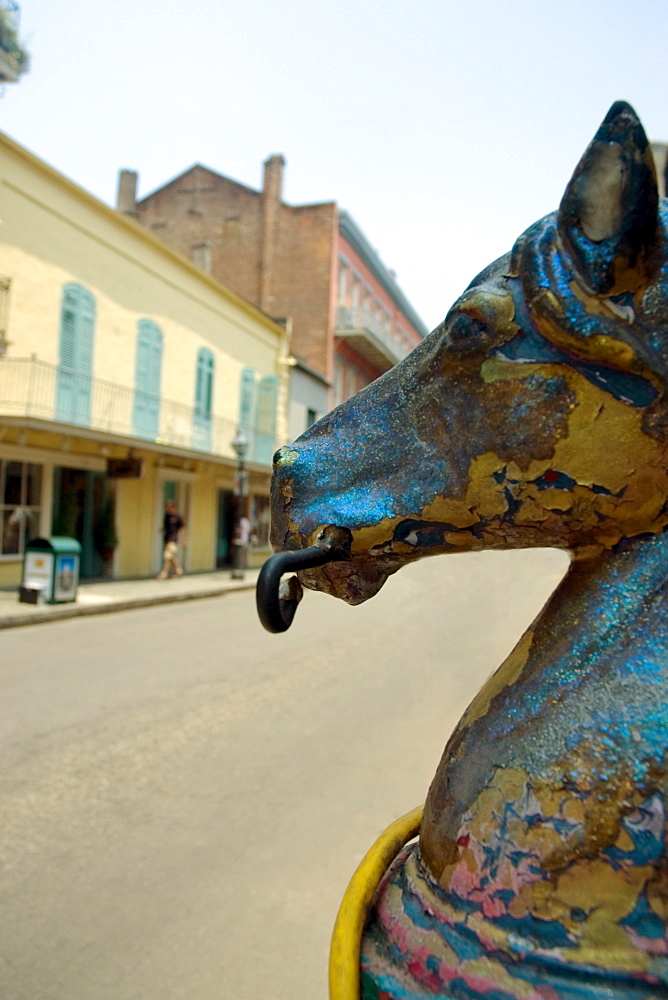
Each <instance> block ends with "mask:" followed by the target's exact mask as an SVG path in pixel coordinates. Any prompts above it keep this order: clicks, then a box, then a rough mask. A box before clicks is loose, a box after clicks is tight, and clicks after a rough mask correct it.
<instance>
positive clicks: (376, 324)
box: [336, 306, 412, 364]
mask: <svg viewBox="0 0 668 1000" xmlns="http://www.w3.org/2000/svg"><path fill="white" fill-rule="evenodd" d="M336 327H337V329H336V332H337V334H339V335H340V334H341V333H343V334H344V335H345V334H346V333H348V332H353V331H360V332H364V333H366V334H368V335H370V339H372V341H373V340H375V341H377V347H379V348H380V349H381V351H382V352H383V353H384V354H385V356H386V357H387V359H388V360H389V361H390V362H391V364H396V363H397V362H398V361H403V359H404V358H405V357H407V356H408V355H409V354H410V352H411V350H412V348H411V347H409V346H408V345H407V344H405V343H404V341H403V340H402V339H400V338H399V337H397V336H396V335H395V334H394V333H393V332H392V331H391V330H388V328H387V325H386V324H385V323H383V322H382V320H381V319H379V317H378V316H376V315H375V314H374V313H372V312H370V311H369V310H368V309H365V308H364V306H339V308H338V309H337V311H336Z"/></svg>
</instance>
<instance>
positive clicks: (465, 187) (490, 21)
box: [0, 0, 668, 327]
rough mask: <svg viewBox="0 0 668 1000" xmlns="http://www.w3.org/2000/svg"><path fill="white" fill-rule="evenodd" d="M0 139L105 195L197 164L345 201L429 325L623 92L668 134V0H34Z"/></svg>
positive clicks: (506, 244)
mask: <svg viewBox="0 0 668 1000" xmlns="http://www.w3.org/2000/svg"><path fill="white" fill-rule="evenodd" d="M21 7H22V10H21V34H22V36H23V38H24V40H25V41H26V42H27V45H28V48H29V50H30V52H31V56H32V69H31V71H30V73H29V74H28V75H27V76H25V77H23V79H22V80H21V82H20V83H18V84H15V85H11V86H6V87H5V89H4V95H3V96H2V98H0V128H2V129H3V130H4V131H6V132H7V133H8V134H9V135H10V136H11V137H12V138H13V139H15V140H17V141H18V142H20V143H21V144H22V145H24V146H27V147H28V148H29V149H30V150H31V151H32V152H34V153H35V154H37V155H38V156H40V157H41V158H43V159H45V160H46V161H47V162H49V163H51V164H52V165H53V166H54V167H56V168H57V169H58V170H60V171H62V172H63V173H64V174H66V175H68V176H69V177H71V178H72V179H73V180H75V181H76V182H77V183H79V184H80V185H82V187H84V188H87V189H88V190H89V191H91V192H93V194H95V195H97V196H98V197H100V198H101V199H102V200H103V201H106V202H108V203H110V204H113V202H114V199H115V191H116V177H117V171H118V169H119V168H121V167H127V168H131V169H135V170H137V171H138V172H139V174H140V192H139V193H140V195H143V194H147V193H148V192H149V191H151V190H153V189H154V188H155V187H158V186H159V185H161V184H163V183H164V182H165V181H167V180H168V179H170V178H171V177H173V176H174V175H175V174H178V173H181V171H183V170H185V169H186V168H187V167H189V166H190V165H191V164H193V163H195V162H200V163H203V164H205V165H206V166H209V167H211V168H213V169H214V170H217V171H219V172H220V173H223V174H226V175H228V176H230V177H233V178H234V179H235V180H238V181H241V182H242V183H244V184H248V185H249V186H251V187H256V188H257V187H260V185H261V176H262V166H261V165H262V161H263V160H264V159H265V158H266V157H267V156H268V155H270V154H272V153H283V154H284V156H285V157H286V160H287V168H286V175H285V186H284V198H285V200H286V201H287V202H289V203H290V204H303V203H309V202H317V201H330V200H333V201H337V202H338V203H339V205H340V206H341V207H342V208H344V209H346V210H347V211H348V212H350V214H351V215H352V216H353V218H354V219H355V221H356V222H357V223H358V225H359V226H360V227H361V229H362V230H363V232H364V233H365V234H366V236H367V237H368V239H369V241H370V242H371V244H372V245H373V246H374V247H375V248H376V249H377V250H378V252H379V253H380V256H381V258H382V260H383V261H384V263H385V264H386V265H387V266H388V267H389V268H392V269H394V270H395V271H396V272H397V276H398V280H399V283H400V285H401V287H402V288H403V290H404V292H405V293H406V295H407V296H408V298H409V299H410V301H411V302H412V304H413V305H414V307H415V309H416V310H417V312H418V313H419V314H420V315H421V316H422V318H423V319H424V321H425V323H426V324H427V325H428V326H429V327H433V326H435V325H436V324H437V323H438V322H439V321H440V320H441V319H442V318H443V316H444V315H445V313H446V311H447V309H448V307H449V306H450V305H451V303H452V301H453V300H454V299H455V298H456V297H457V296H458V295H459V294H460V293H461V291H462V290H463V288H464V287H465V286H466V284H468V282H469V280H470V279H471V278H472V277H473V276H474V275H475V274H476V273H477V272H478V271H479V270H481V269H482V268H483V267H484V266H485V265H486V264H487V263H489V262H490V261H491V260H493V259H494V258H496V257H498V256H499V255H500V254H502V253H504V252H505V251H506V250H508V249H510V247H511V245H512V243H513V241H514V240H515V238H516V237H517V236H518V235H519V234H520V233H521V232H522V231H523V230H524V229H525V228H526V227H527V226H528V225H530V224H531V223H532V222H533V221H534V220H535V219H537V218H539V217H540V216H541V215H544V214H545V213H546V212H549V211H552V210H553V209H555V208H556V207H557V206H558V203H559V200H560V198H561V195H562V193H563V189H564V186H565V185H566V183H567V181H568V179H569V177H570V175H571V173H572V171H573V169H574V167H575V165H576V163H577V161H578V160H579V158H580V155H581V154H582V152H583V151H584V149H585V147H586V145H587V144H588V142H589V141H590V139H591V138H592V136H593V134H594V132H595V131H596V129H597V127H598V125H599V123H600V121H601V119H602V118H603V117H604V115H605V114H606V112H607V110H608V108H609V106H610V105H611V104H612V102H613V101H614V100H617V99H620V98H621V99H625V100H628V101H630V102H631V104H633V105H634V107H635V109H636V111H637V112H638V114H639V115H640V117H641V119H642V121H643V123H644V125H645V128H646V130H647V133H648V135H649V137H650V138H651V139H662V140H666V139H668V100H667V99H666V81H665V80H664V77H663V73H664V65H665V62H666V52H667V50H668V45H667V43H668V30H667V29H668V3H667V2H666V0H634V2H632V3H631V2H621V0H607V2H604V0H578V2H576V0H533V2H527V0H516V2H512V0H507V2H505V3H504V2H502V0H497V2H491V0H478V2H469V3H455V2H452V0H441V2H437V0H425V2H422V3H420V2H419V0H418V2H417V3H408V2H406V0H385V2H383V3H382V4H381V3H377V2H371V0H338V2H337V3H331V2H329V0H327V2H323V0H320V2H313V0H282V2H280V3H279V2H276V0H246V2H245V3H242V2H238V0H236V2H234V3H231V2H229V0H200V2H199V3H192V2H191V3H182V2H178V3H170V2H169V0H164V2H162V3H156V2H150V0H113V2H111V3H91V2H90V0H87V2H84V0H59V2H54V0H23V2H22V4H21Z"/></svg>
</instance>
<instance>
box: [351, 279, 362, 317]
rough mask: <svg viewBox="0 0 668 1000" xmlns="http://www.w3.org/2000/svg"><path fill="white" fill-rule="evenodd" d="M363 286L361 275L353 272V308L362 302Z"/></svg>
mask: <svg viewBox="0 0 668 1000" xmlns="http://www.w3.org/2000/svg"><path fill="white" fill-rule="evenodd" d="M361 288H362V286H361V283H360V279H359V275H357V274H353V287H352V291H351V293H350V304H351V306H352V307H353V309H357V307H358V306H359V304H360V292H361Z"/></svg>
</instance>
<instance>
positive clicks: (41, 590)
mask: <svg viewBox="0 0 668 1000" xmlns="http://www.w3.org/2000/svg"><path fill="white" fill-rule="evenodd" d="M80 558H81V545H80V544H79V542H78V541H77V540H76V538H65V537H63V536H61V535H52V536H51V537H50V538H33V539H32V540H31V541H30V542H28V544H27V545H26V550H25V556H24V559H23V582H22V583H21V588H20V590H19V601H22V602H23V603H25V604H63V603H65V602H66V601H75V600H76V597H77V586H78V583H79V561H80Z"/></svg>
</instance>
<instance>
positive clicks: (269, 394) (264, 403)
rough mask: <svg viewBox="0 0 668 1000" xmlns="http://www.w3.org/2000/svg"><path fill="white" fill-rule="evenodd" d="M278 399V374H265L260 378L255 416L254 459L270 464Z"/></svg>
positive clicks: (273, 447) (273, 449) (273, 448)
mask: <svg viewBox="0 0 668 1000" xmlns="http://www.w3.org/2000/svg"><path fill="white" fill-rule="evenodd" d="M277 401H278V376H277V375H265V377H264V378H262V379H260V383H259V385H258V393H257V410H256V418H255V427H256V437H255V441H256V446H255V461H256V462H261V463H262V464H263V465H271V460H272V457H273V454H274V451H275V450H276V448H275V443H276V403H277Z"/></svg>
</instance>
